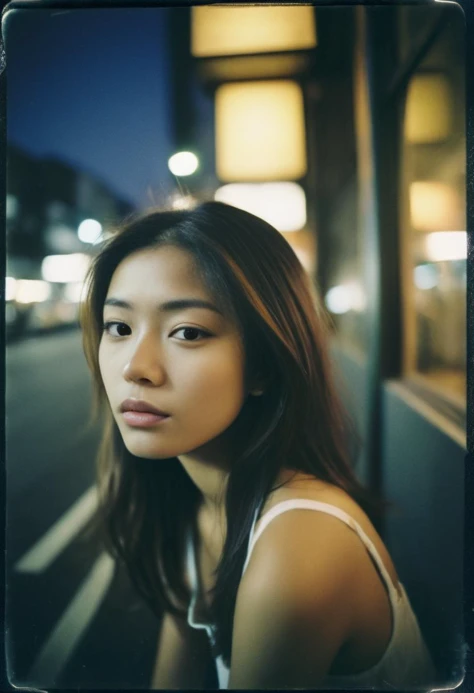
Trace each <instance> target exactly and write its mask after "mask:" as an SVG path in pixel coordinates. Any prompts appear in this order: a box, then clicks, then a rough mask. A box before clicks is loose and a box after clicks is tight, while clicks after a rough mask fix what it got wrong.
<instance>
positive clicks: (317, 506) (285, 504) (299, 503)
mask: <svg viewBox="0 0 474 693" xmlns="http://www.w3.org/2000/svg"><path fill="white" fill-rule="evenodd" d="M289 510H317V511H319V512H322V513H326V514H328V515H332V516H333V517H336V518H338V519H339V520H341V522H344V523H345V524H346V525H348V526H349V527H350V528H351V529H352V530H353V531H354V532H355V533H356V534H357V535H358V537H359V538H360V540H361V541H362V543H363V544H364V546H365V547H366V549H367V551H368V553H369V554H370V556H371V558H372V560H373V561H374V563H375V565H376V566H377V569H378V571H379V573H380V576H381V578H382V579H383V581H384V583H385V585H386V587H387V590H388V593H389V596H390V600H391V601H392V603H393V604H396V602H397V600H398V592H397V589H396V587H395V585H394V584H393V582H392V579H391V577H390V575H389V573H388V571H387V569H386V568H385V565H384V563H383V561H382V559H381V558H380V554H379V552H378V551H377V549H376V548H375V546H374V543H373V542H372V540H371V539H369V537H368V536H367V534H366V533H365V532H364V530H363V529H362V527H361V526H360V524H359V523H358V522H356V520H354V518H353V517H351V516H350V515H348V514H347V513H346V512H345V511H344V510H341V508H338V507H337V506H335V505H331V504H329V503H322V502H321V501H315V500H310V499H308V498H295V499H292V500H287V501H282V502H281V503H277V505H275V506H274V507H273V508H272V509H271V510H269V511H268V512H267V513H265V515H263V516H262V518H261V519H260V526H259V528H258V530H257V531H256V532H254V531H252V533H251V539H250V541H249V548H248V551H247V557H246V560H245V564H244V569H243V571H242V575H243V574H244V573H245V571H246V569H247V566H248V564H249V561H250V557H251V555H252V551H253V549H254V546H255V544H256V543H257V541H258V540H259V538H260V536H261V535H262V533H263V532H264V531H265V529H266V528H267V527H268V525H269V524H270V522H272V520H274V519H275V517H278V515H281V514H282V513H285V512H288V511H289ZM254 526H255V523H254ZM254 526H253V527H252V530H254Z"/></svg>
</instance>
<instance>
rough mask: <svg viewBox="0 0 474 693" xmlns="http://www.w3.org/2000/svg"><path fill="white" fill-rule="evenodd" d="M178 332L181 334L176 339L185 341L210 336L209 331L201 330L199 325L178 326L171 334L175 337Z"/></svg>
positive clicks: (194, 340) (195, 340)
mask: <svg viewBox="0 0 474 693" xmlns="http://www.w3.org/2000/svg"><path fill="white" fill-rule="evenodd" d="M179 333H181V334H182V336H181V337H179V338H178V339H180V340H181V341H186V342H197V341H200V340H201V339H203V338H204V337H210V336H211V335H210V333H209V332H206V331H205V330H201V329H200V328H199V327H180V328H179V329H177V330H175V331H174V332H173V333H172V336H173V337H176V336H177V335H178V334H179Z"/></svg>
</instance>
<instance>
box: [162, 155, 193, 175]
mask: <svg viewBox="0 0 474 693" xmlns="http://www.w3.org/2000/svg"><path fill="white" fill-rule="evenodd" d="M198 165H199V161H198V158H197V156H196V155H195V154H193V153H192V152H178V153H177V154H173V156H172V157H170V158H169V159H168V168H169V170H170V171H171V173H172V174H173V175H174V176H191V175H192V174H193V173H195V172H196V171H197V167H198Z"/></svg>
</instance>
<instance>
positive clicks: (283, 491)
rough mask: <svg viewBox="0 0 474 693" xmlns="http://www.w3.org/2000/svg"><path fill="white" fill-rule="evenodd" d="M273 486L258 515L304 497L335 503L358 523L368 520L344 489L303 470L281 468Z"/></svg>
mask: <svg viewBox="0 0 474 693" xmlns="http://www.w3.org/2000/svg"><path fill="white" fill-rule="evenodd" d="M273 488H274V490H272V491H271V492H270V494H269V495H268V496H267V499H266V501H265V504H264V506H263V508H262V511H261V513H260V517H262V516H263V515H264V514H265V513H266V512H268V511H269V510H271V509H272V508H273V507H274V506H275V505H277V504H278V503H281V502H283V501H287V500H294V499H299V498H304V499H308V500H316V501H319V502H322V503H328V504H329V505H335V506H336V507H338V508H340V509H341V510H344V511H345V512H346V513H348V514H349V515H350V516H351V517H353V518H354V520H356V521H357V522H359V523H360V522H361V520H362V523H364V524H365V523H366V522H368V521H369V520H368V517H367V515H366V514H365V513H364V511H363V510H362V508H361V507H360V506H359V505H358V504H357V503H356V501H355V500H354V499H353V498H352V497H351V496H350V495H349V494H348V493H347V492H346V491H344V490H343V489H342V488H339V487H338V486H335V485H334V484H331V483H329V482H327V481H322V480H321V479H317V478H316V477H314V476H311V475H309V474H305V473H304V472H299V471H295V470H292V469H283V470H282V471H281V472H280V474H279V477H278V479H277V481H276V482H275V484H274V487H273Z"/></svg>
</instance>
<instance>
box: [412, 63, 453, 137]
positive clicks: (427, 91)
mask: <svg viewBox="0 0 474 693" xmlns="http://www.w3.org/2000/svg"><path fill="white" fill-rule="evenodd" d="M451 102H452V97H451V95H450V91H449V84H448V80H447V79H446V77H444V76H443V75H442V74H418V75H416V76H415V77H414V78H413V79H412V80H411V81H410V86H409V87H408V94H407V105H406V115H405V137H406V139H407V140H408V142H411V143H412V144H430V143H434V142H440V141H442V140H445V139H446V138H447V137H448V135H449V133H450V131H451V106H450V104H451Z"/></svg>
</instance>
